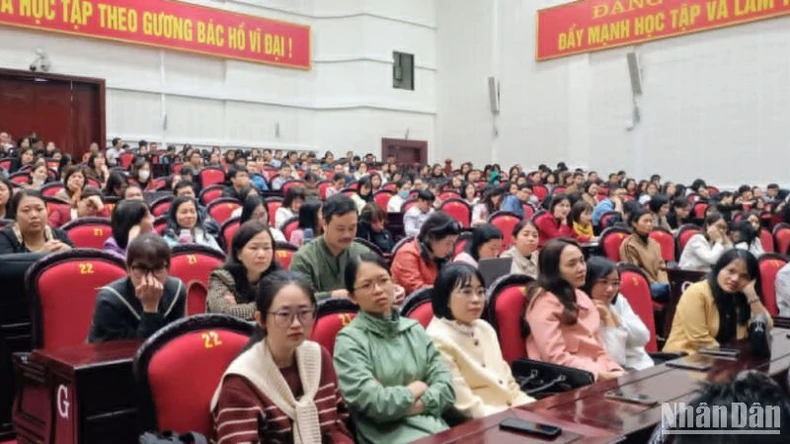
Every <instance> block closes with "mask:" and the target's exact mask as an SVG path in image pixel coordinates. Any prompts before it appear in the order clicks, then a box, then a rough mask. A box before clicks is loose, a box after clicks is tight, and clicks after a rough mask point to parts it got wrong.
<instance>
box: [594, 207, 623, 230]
mask: <svg viewBox="0 0 790 444" xmlns="http://www.w3.org/2000/svg"><path fill="white" fill-rule="evenodd" d="M620 217H622V215H621V214H620V213H619V212H617V211H607V212H605V213H603V215H602V216H601V218H600V219H599V220H598V226H599V227H601V228H606V227H609V226H611V225H612V224H613V223H614V221H615V219H617V218H620Z"/></svg>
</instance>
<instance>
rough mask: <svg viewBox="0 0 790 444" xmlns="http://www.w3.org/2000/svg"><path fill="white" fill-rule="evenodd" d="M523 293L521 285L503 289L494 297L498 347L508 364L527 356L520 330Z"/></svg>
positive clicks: (522, 314)
mask: <svg viewBox="0 0 790 444" xmlns="http://www.w3.org/2000/svg"><path fill="white" fill-rule="evenodd" d="M525 292H526V287H524V286H523V285H512V286H508V287H505V288H503V289H502V290H500V291H499V294H498V295H496V299H495V301H496V304H495V306H494V307H493V313H494V316H495V317H496V324H497V335H498V336H499V347H500V348H501V349H502V357H503V358H505V361H507V363H508V364H512V363H513V361H515V360H517V359H521V358H524V357H526V355H527V349H526V343H525V340H524V337H523V336H522V330H521V326H522V324H523V323H524V319H523V317H524V309H525V305H526V302H527V298H526V296H525ZM492 297H493V295H492ZM492 300H494V299H492Z"/></svg>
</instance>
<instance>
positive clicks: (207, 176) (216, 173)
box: [198, 166, 225, 188]
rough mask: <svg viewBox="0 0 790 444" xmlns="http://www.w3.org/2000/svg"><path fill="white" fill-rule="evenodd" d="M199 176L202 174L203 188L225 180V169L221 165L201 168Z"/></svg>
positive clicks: (201, 184)
mask: <svg viewBox="0 0 790 444" xmlns="http://www.w3.org/2000/svg"><path fill="white" fill-rule="evenodd" d="M198 176H200V186H202V187H203V188H206V187H210V186H211V185H218V184H221V183H223V182H225V170H223V169H222V168H220V167H215V166H210V167H205V168H203V169H201V170H200V172H199V173H198Z"/></svg>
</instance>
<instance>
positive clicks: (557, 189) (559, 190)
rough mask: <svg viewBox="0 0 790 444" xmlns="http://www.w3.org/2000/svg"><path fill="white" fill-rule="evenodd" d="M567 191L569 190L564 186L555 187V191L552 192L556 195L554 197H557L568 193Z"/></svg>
mask: <svg viewBox="0 0 790 444" xmlns="http://www.w3.org/2000/svg"><path fill="white" fill-rule="evenodd" d="M567 190H568V189H567V188H566V187H563V186H557V187H554V189H553V190H551V194H554V195H557V194H565V191H567Z"/></svg>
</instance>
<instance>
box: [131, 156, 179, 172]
mask: <svg viewBox="0 0 790 444" xmlns="http://www.w3.org/2000/svg"><path fill="white" fill-rule="evenodd" d="M118 158H119V159H120V160H121V166H122V167H123V169H125V170H128V169H129V167H130V166H132V161H134V154H132V153H121V154H120V155H119V156H118ZM173 170H175V168H173Z"/></svg>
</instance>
